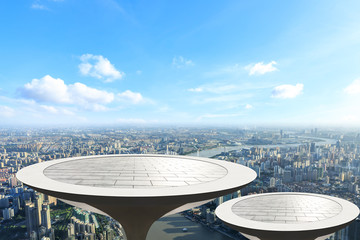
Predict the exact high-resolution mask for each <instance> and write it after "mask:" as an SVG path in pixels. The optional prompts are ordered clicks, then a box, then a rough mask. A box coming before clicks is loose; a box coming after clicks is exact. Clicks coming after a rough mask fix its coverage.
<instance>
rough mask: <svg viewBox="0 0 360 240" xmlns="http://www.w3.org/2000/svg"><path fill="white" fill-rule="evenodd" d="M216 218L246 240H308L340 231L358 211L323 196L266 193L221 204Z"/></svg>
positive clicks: (336, 199) (337, 200)
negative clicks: (247, 238) (245, 236)
mask: <svg viewBox="0 0 360 240" xmlns="http://www.w3.org/2000/svg"><path fill="white" fill-rule="evenodd" d="M216 215H217V216H218V217H219V218H220V219H221V220H222V221H224V222H225V223H226V224H227V225H228V226H230V227H231V228H233V229H235V230H237V231H239V232H241V233H243V234H244V235H247V236H248V237H249V238H250V239H261V240H270V239H274V240H275V239H284V240H285V239H299V240H300V239H301V240H304V239H309V240H310V239H316V238H317V237H321V236H325V235H328V234H331V233H333V232H336V231H338V230H340V229H342V228H344V227H345V226H346V225H348V224H350V223H351V222H352V221H353V220H354V219H355V218H356V217H357V216H358V215H359V209H358V207H357V206H356V205H355V204H352V203H351V202H349V201H346V200H343V199H340V198H335V197H330V196H326V195H319V194H310V193H293V192H291V193H267V194H257V195H249V196H246V197H241V198H238V199H233V200H230V201H228V202H225V203H223V204H221V205H220V206H219V207H218V208H217V209H216ZM249 235H250V236H249Z"/></svg>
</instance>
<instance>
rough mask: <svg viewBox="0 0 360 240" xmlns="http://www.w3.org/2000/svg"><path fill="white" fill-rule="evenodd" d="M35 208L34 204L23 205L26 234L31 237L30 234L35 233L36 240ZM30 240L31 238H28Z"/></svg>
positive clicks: (36, 222) (37, 226) (36, 221)
mask: <svg viewBox="0 0 360 240" xmlns="http://www.w3.org/2000/svg"><path fill="white" fill-rule="evenodd" d="M37 212H38V211H37V208H36V207H35V205H34V203H32V202H26V203H25V217H26V228H27V233H28V235H29V236H31V234H32V232H35V234H36V239H37V233H36V232H37V229H38V228H39V225H38V220H37V217H36V216H37ZM30 238H31V237H30Z"/></svg>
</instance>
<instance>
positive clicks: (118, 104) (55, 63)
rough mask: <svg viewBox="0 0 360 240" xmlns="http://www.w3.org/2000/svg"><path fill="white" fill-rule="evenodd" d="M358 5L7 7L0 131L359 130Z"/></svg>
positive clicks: (48, 1) (103, 1)
mask: <svg viewBox="0 0 360 240" xmlns="http://www.w3.org/2000/svg"><path fill="white" fill-rule="evenodd" d="M359 12H360V2H359V1H328V0H326V1H325V0H324V1H265V0H264V1H120V0H18V1H11V0H5V1H1V2H0V31H1V37H0V124H2V125H3V126H7V125H13V126H14V125H15V126H23V125H50V126H60V125H69V124H70V125H102V124H105V125H118V126H122V125H129V124H131V125H141V126H143V125H199V126H209V125H216V126H259V125H267V126H268V125H281V126H292V125H311V126H318V127H321V126H328V125H333V126H344V127H347V126H359V125H360V124H359V123H360V104H359V100H360V27H359V26H360V14H359Z"/></svg>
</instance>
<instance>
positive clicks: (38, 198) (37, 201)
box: [34, 192, 43, 226]
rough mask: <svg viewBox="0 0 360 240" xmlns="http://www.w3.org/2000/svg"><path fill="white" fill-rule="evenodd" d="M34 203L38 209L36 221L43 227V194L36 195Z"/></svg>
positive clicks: (37, 193)
mask: <svg viewBox="0 0 360 240" xmlns="http://www.w3.org/2000/svg"><path fill="white" fill-rule="evenodd" d="M34 203H35V208H36V211H37V212H36V221H37V225H38V226H41V209H42V204H43V194H42V193H39V192H36V193H35V199H34Z"/></svg>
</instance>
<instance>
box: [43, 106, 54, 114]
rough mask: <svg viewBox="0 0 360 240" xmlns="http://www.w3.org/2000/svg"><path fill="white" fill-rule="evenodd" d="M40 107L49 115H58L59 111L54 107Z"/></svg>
mask: <svg viewBox="0 0 360 240" xmlns="http://www.w3.org/2000/svg"><path fill="white" fill-rule="evenodd" d="M40 107H41V108H42V109H44V110H45V111H47V112H49V113H53V114H55V113H58V110H57V109H56V108H55V107H54V106H48V105H40Z"/></svg>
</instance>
